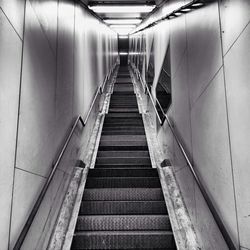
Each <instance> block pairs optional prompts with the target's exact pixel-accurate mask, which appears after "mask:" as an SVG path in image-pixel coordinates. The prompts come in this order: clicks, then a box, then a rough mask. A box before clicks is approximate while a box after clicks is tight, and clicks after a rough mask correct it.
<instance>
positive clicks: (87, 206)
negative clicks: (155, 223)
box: [79, 200, 167, 215]
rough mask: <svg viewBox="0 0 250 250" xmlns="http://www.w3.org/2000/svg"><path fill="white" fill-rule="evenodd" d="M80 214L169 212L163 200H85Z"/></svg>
mask: <svg viewBox="0 0 250 250" xmlns="http://www.w3.org/2000/svg"><path fill="white" fill-rule="evenodd" d="M79 214H80V215H108V214H111V215H125V214H129V215H136V214H141V215H143V214H147V215H149V214H151V215H153V214H167V208H166V204H165V202H164V201H163V200H162V201H83V202H82V204H81V208H80V212H79Z"/></svg>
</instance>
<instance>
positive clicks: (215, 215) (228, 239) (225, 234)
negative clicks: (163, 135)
mask: <svg viewBox="0 0 250 250" xmlns="http://www.w3.org/2000/svg"><path fill="white" fill-rule="evenodd" d="M132 68H133V69H134V71H135V74H136V75H137V77H138V79H139V81H140V82H141V84H142V86H144V87H145V88H146V89H147V92H148V94H149V96H150V99H151V101H152V104H153V106H155V104H154V100H153V99H152V95H151V93H150V91H149V89H148V87H147V84H146V83H145V84H144V83H143V80H142V78H141V75H140V72H138V70H137V69H136V68H135V67H133V65H132ZM156 101H158V100H156ZM158 103H159V101H158ZM160 107H161V106H160ZM160 109H161V112H162V113H163V116H164V117H165V120H166V121H167V123H168V126H169V128H170V130H171V132H172V133H173V135H174V138H175V140H176V142H177V144H178V146H179V148H180V150H181V152H182V154H183V156H184V158H185V161H186V162H187V165H188V167H189V169H190V171H191V172H192V174H193V177H194V179H195V181H196V183H197V185H198V187H199V189H200V191H201V193H202V195H203V197H204V199H205V201H206V203H207V206H208V208H209V210H210V212H211V214H212V215H213V218H214V220H215V222H216V224H217V226H218V228H219V229H220V232H221V234H222V236H223V238H224V240H225V242H226V244H227V246H228V248H229V249H230V250H236V247H235V245H234V243H233V241H232V239H231V237H230V235H229V233H228V231H227V229H226V227H225V225H224V223H223V221H222V220H221V218H220V216H219V214H218V212H217V210H216V208H215V206H214V204H213V202H212V200H211V198H210V197H209V195H208V193H207V191H206V189H205V187H204V186H203V184H202V182H201V180H200V178H199V176H198V174H197V173H196V170H195V169H194V166H193V165H192V163H191V160H190V159H189V157H188V154H187V152H186V150H185V148H184V146H183V144H182V142H181V140H180V139H179V136H178V135H177V133H176V131H175V129H174V127H173V125H172V123H171V121H170V119H169V117H168V115H167V114H165V112H164V111H163V109H162V107H161V108H160ZM154 110H155V112H156V116H157V117H158V120H159V122H160V124H161V125H163V123H164V121H163V122H162V120H161V118H160V115H159V113H158V110H157V109H156V107H155V108H154Z"/></svg>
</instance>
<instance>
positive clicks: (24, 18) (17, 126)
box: [8, 0, 27, 249]
mask: <svg viewBox="0 0 250 250" xmlns="http://www.w3.org/2000/svg"><path fill="white" fill-rule="evenodd" d="M24 1H25V2H24V10H23V13H24V15H23V39H22V52H21V53H22V54H21V67H20V79H19V94H18V113H17V121H16V142H15V154H14V166H13V179H12V194H11V206H10V220H9V235H8V249H10V235H11V221H12V211H13V202H14V199H13V196H14V185H15V174H16V171H15V170H16V162H17V149H18V135H19V124H20V109H21V91H22V73H23V57H24V37H25V23H26V5H27V0H24Z"/></svg>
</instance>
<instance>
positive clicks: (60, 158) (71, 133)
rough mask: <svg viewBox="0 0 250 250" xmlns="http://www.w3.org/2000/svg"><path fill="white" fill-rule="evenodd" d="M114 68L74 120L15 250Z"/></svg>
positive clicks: (23, 238) (19, 245) (24, 236)
mask: <svg viewBox="0 0 250 250" xmlns="http://www.w3.org/2000/svg"><path fill="white" fill-rule="evenodd" d="M113 70H114V67H112V69H111V70H110V71H109V73H108V75H107V76H106V77H105V81H104V83H103V85H102V86H100V87H99V88H98V89H97V91H96V93H95V96H94V99H93V101H92V103H91V106H90V108H89V110H88V112H87V115H86V118H85V119H83V118H82V116H80V115H79V116H78V117H77V118H76V120H75V122H74V124H73V126H72V129H71V130H70V133H69V135H68V136H67V138H66V140H65V142H64V144H63V146H62V149H61V150H60V153H59V155H58V157H57V158H56V161H55V162H54V164H53V167H52V170H51V172H50V174H49V177H48V178H47V180H46V183H45V184H44V186H43V188H42V191H41V192H40V194H39V196H38V198H37V200H36V202H35V204H34V206H33V208H32V210H31V212H30V214H29V217H28V219H27V221H26V223H25V225H24V226H23V228H22V231H21V233H20V235H19V237H18V239H17V241H16V244H15V246H14V248H13V250H19V249H20V248H21V247H22V244H23V242H24V240H25V238H26V236H27V234H28V231H29V229H30V227H31V225H32V222H33V220H34V218H35V216H36V214H37V212H38V210H39V207H40V205H41V203H42V201H43V198H44V196H45V194H46V192H47V190H48V188H49V185H50V183H51V181H52V179H53V177H54V175H55V172H56V170H57V169H58V166H59V164H60V162H61V160H62V157H63V155H64V153H65V151H66V149H67V146H68V144H69V142H70V140H71V137H72V135H73V134H74V132H75V129H76V127H77V125H78V123H79V122H80V123H81V124H82V126H83V127H85V125H86V124H87V122H88V119H89V117H90V114H91V111H92V109H93V107H94V105H95V102H96V100H97V97H98V95H99V94H102V90H103V88H104V87H105V84H106V82H107V81H108V79H109V78H110V75H111V74H112V72H113Z"/></svg>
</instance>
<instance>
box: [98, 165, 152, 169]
mask: <svg viewBox="0 0 250 250" xmlns="http://www.w3.org/2000/svg"><path fill="white" fill-rule="evenodd" d="M95 168H111V169H112V168H113V169H114V168H133V169H134V168H149V169H151V168H152V166H151V164H149V165H145V164H144V165H135V164H100V165H99V164H96V165H95Z"/></svg>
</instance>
